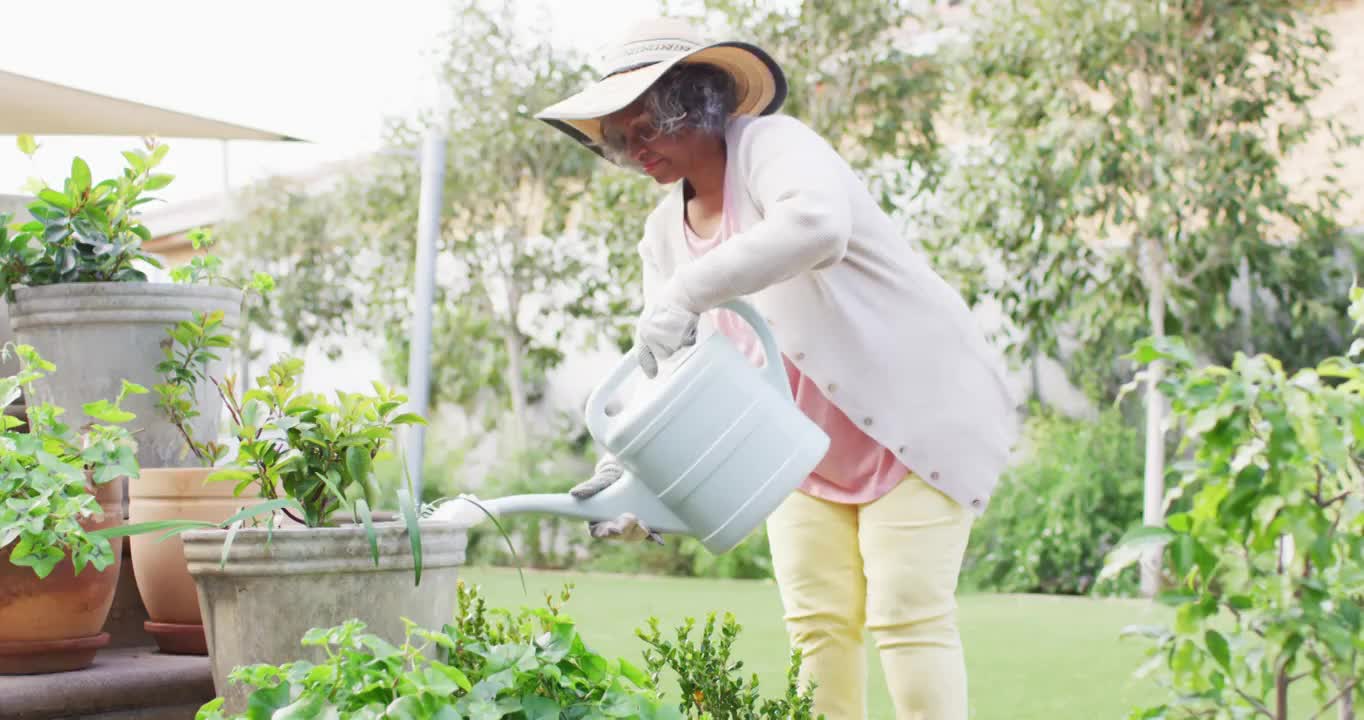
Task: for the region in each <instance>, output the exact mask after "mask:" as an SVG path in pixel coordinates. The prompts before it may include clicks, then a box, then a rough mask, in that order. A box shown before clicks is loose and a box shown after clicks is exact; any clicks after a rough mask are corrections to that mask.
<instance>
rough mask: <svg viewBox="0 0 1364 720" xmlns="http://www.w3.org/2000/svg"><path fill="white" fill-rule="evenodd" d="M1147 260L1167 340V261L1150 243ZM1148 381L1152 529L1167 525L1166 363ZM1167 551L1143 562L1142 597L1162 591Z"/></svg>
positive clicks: (1151, 293)
mask: <svg viewBox="0 0 1364 720" xmlns="http://www.w3.org/2000/svg"><path fill="white" fill-rule="evenodd" d="M1144 256H1145V257H1144V260H1145V262H1146V265H1147V267H1146V268H1144V272H1143V274H1144V275H1145V277H1146V291H1147V305H1146V316H1147V321H1148V322H1150V324H1151V337H1153V338H1157V339H1159V338H1163V337H1165V271H1164V257H1163V255H1162V253H1161V252H1160V245H1159V242H1158V241H1157V240H1155V239H1153V238H1148V239H1147V240H1146V252H1145V253H1144ZM1148 372H1149V374H1148V375H1147V377H1146V474H1145V485H1144V487H1145V491H1144V495H1143V512H1142V522H1143V523H1144V524H1145V525H1148V526H1160V525H1162V524H1163V523H1164V514H1165V512H1164V505H1165V433H1164V430H1163V428H1162V425H1163V424H1164V422H1165V399H1164V398H1163V397H1162V396H1161V394H1160V381H1161V379H1162V378H1163V377H1164V376H1165V363H1164V362H1162V361H1156V362H1154V363H1152V364H1151V365H1150V367H1149V369H1148ZM1164 552H1165V549H1164V548H1163V547H1161V546H1158V545H1157V546H1154V547H1152V548H1150V549H1148V550H1147V551H1146V552H1145V554H1144V555H1143V556H1142V558H1141V593H1142V595H1143V596H1145V597H1152V596H1154V595H1155V594H1156V593H1157V592H1159V591H1160V575H1161V557H1162V555H1163V554H1164Z"/></svg>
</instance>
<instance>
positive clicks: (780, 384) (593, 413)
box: [585, 299, 795, 439]
mask: <svg viewBox="0 0 1364 720" xmlns="http://www.w3.org/2000/svg"><path fill="white" fill-rule="evenodd" d="M721 307H723V308H725V309H726V310H732V311H733V312H734V313H736V314H737V315H738V316H739V317H741V318H743V319H744V322H747V323H748V324H749V325H750V326H752V327H753V330H754V332H756V333H757V335H758V339H759V340H760V341H761V342H762V346H763V355H764V356H765V357H766V359H767V366H766V367H765V368H764V371H765V373H766V375H767V380H768V382H769V383H771V384H772V386H773V387H775V388H776V389H777V392H779V393H781V395H782V397H784V398H787V399H788V400H793V401H794V399H795V398H794V396H792V394H791V384H790V381H789V380H788V379H787V377H786V364H785V363H784V362H783V361H782V357H781V351H780V350H778V349H777V338H776V337H775V336H774V335H772V330H771V328H769V327H768V326H767V323H766V322H765V321H764V320H763V319H762V316H761V315H759V314H758V311H757V310H756V309H754V307H753V306H752V305H750V304H749V303H747V302H745V301H743V300H737V299H736V300H730V301H729V302H726V303H724V304H723V305H721ZM644 352H647V350H646V349H645V348H644V347H643V346H640V345H636V346H634V347H632V348H630V350H629V351H628V352H626V353H625V357H623V358H621V361H620V362H619V363H618V364H617V365H616V367H615V368H614V369H612V370H611V373H610V374H609V375H607V376H606V379H605V380H603V381H602V382H601V384H600V385H598V386H597V387H596V389H594V390H593V391H592V394H591V395H589V396H588V398H587V410H586V413H585V415H586V418H587V430H588V432H590V433H591V434H592V437H594V438H598V439H600V438H604V437H606V424H607V423H608V422H610V417H608V416H607V414H606V404H607V402H608V401H609V400H610V399H611V398H612V397H613V396H614V395H615V393H616V391H617V390H618V389H620V387H621V385H623V384H624V383H625V381H626V380H628V379H629V378H630V376H631V375H632V374H633V373H634V371H635V370H637V369H639V367H640V361H641V358H642V353H644Z"/></svg>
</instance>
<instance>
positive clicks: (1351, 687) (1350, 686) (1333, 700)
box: [1309, 678, 1359, 720]
mask: <svg viewBox="0 0 1364 720" xmlns="http://www.w3.org/2000/svg"><path fill="white" fill-rule="evenodd" d="M1357 685H1359V678H1355V679H1354V680H1351V681H1350V682H1349V684H1347V685H1346V686H1345V687H1343V688H1341V690H1340V692H1338V693H1336V696H1335V697H1333V698H1331V701H1330V702H1328V703H1326V704H1325V705H1322V706H1321V708H1320V709H1318V710H1317V712H1316V713H1314V714H1313V715H1312V717H1311V718H1309V720H1317V718H1320V717H1321V716H1322V715H1324V714H1326V711H1327V710H1330V709H1331V706H1333V705H1335V704H1336V703H1338V702H1340V701H1341V700H1343V699H1344V698H1345V696H1346V695H1349V694H1350V693H1351V692H1353V691H1354V689H1355V686H1357Z"/></svg>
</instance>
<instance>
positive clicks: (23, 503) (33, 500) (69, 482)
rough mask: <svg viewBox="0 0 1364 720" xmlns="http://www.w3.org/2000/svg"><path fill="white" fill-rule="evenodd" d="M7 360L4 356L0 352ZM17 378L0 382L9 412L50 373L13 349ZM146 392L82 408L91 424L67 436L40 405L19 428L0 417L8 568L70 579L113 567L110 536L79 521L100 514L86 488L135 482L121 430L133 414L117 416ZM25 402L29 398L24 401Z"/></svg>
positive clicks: (3, 546) (31, 353)
mask: <svg viewBox="0 0 1364 720" xmlns="http://www.w3.org/2000/svg"><path fill="white" fill-rule="evenodd" d="M5 352H6V353H7V354H8V352H9V348H8V347H7V348H6V349H5ZM16 354H17V355H18V359H19V365H20V370H19V372H18V374H16V375H13V376H10V377H6V378H3V379H0V401H3V405H9V404H10V403H12V402H14V401H15V400H16V399H18V397H19V395H20V393H22V392H23V391H24V390H26V389H29V388H30V387H31V385H32V383H33V382H34V381H35V380H37V379H39V378H42V377H44V376H45V375H46V374H48V373H51V372H53V371H54V370H55V369H56V367H55V366H54V365H53V364H52V363H50V362H48V361H46V360H44V359H43V358H42V357H41V356H40V355H39V354H38V353H37V351H35V350H34V349H33V348H32V347H30V346H28V345H19V346H17V348H16ZM145 392H146V390H145V389H144V388H142V387H139V386H137V385H134V384H132V383H128V382H124V383H123V389H122V390H121V391H120V392H119V394H118V397H116V398H115V399H114V400H113V401H109V400H99V401H96V402H92V403H87V404H86V405H85V406H84V408H83V409H84V410H85V413H86V414H87V415H88V416H90V417H91V418H93V422H92V423H91V424H89V425H88V426H86V427H83V428H79V429H77V428H73V427H71V426H69V425H67V424H66V423H64V422H62V420H61V416H62V414H63V412H64V410H63V409H62V408H59V407H56V406H54V405H52V404H50V403H39V404H35V405H30V406H29V407H28V408H27V413H28V430H27V432H20V431H18V430H17V428H19V427H20V426H21V425H23V421H21V420H19V419H18V418H15V417H11V416H9V415H4V416H0V426H2V427H3V430H0V498H3V499H4V501H3V502H0V550H8V555H9V562H10V563H12V564H14V565H16V566H19V567H29V568H32V569H33V572H34V574H36V575H37V576H38V577H39V578H45V577H47V576H48V575H50V574H51V573H52V571H53V570H54V569H55V568H56V567H57V565H58V564H59V563H61V562H62V561H63V560H70V561H71V564H72V566H73V567H74V569H75V571H76V572H77V573H80V572H82V571H83V570H84V569H85V568H86V567H87V566H93V567H94V568H95V570H96V571H102V570H104V569H105V568H107V567H109V565H110V564H112V563H113V562H114V559H115V558H114V552H113V549H112V547H111V546H110V544H109V540H108V538H109V535H108V534H107V533H105V532H102V531H98V530H95V531H86V530H85V528H83V527H82V526H81V523H82V522H83V521H88V520H90V519H92V518H97V517H99V516H100V515H101V514H102V512H103V511H102V510H101V508H100V505H99V502H98V501H97V500H96V499H95V496H94V495H93V493H92V492H91V490H92V488H94V487H95V486H99V485H105V484H107V483H109V482H111V481H113V480H114V479H116V478H119V477H131V478H135V477H137V476H138V467H137V460H136V457H135V445H134V442H133V439H132V436H131V435H130V433H129V432H128V430H127V429H126V428H124V427H123V424H124V423H127V422H128V421H130V420H132V419H133V414H132V413H130V412H128V411H126V410H124V409H123V408H122V402H123V400H124V398H125V397H127V396H128V395H130V394H135V393H145ZM30 397H32V395H31V394H30Z"/></svg>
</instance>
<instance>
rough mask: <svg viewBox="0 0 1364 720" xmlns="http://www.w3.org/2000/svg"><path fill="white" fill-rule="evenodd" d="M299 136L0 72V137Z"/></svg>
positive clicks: (242, 137)
mask: <svg viewBox="0 0 1364 720" xmlns="http://www.w3.org/2000/svg"><path fill="white" fill-rule="evenodd" d="M21 134H30V135H113V136H128V137H142V136H155V137H171V138H209V139H214V140H276V141H279V140H284V141H291V140H299V138H295V137H291V136H289V135H285V134H283V133H277V132H271V131H269V130H261V129H258V128H252V127H246V126H244V125H236V124H233V123H229V122H223V121H221V120H214V119H212V118H206V117H200V116H198V115H190V114H188V113H182V112H178V111H175V110H167V109H165V108H160V107H156V106H153V105H145V104H143V103H138V102H133V101H132V100H123V99H121V98H116V97H111V96H108V95H101V94H100V93H96V92H90V91H89V90H81V89H79V88H74V87H71V86H69V85H62V84H59V83H55V82H50V81H48V80H41V79H38V78H35V77H30V76H27V75H19V74H17V73H12V72H8V71H6V70H0V135H21Z"/></svg>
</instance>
